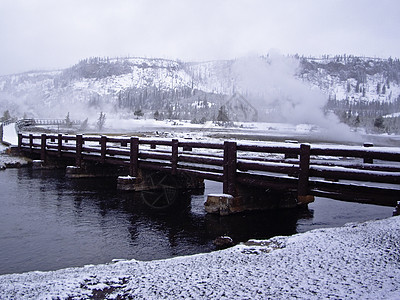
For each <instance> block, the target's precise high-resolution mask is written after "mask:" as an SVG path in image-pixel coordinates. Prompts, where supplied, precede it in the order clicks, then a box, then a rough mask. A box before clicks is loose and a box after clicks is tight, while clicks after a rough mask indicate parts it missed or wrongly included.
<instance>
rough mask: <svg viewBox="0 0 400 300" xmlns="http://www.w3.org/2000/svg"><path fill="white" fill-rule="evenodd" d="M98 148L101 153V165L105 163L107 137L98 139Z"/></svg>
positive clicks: (103, 136)
mask: <svg viewBox="0 0 400 300" xmlns="http://www.w3.org/2000/svg"><path fill="white" fill-rule="evenodd" d="M100 146H101V152H100V156H101V163H103V164H104V163H105V162H106V151H107V136H105V135H102V136H101V137H100Z"/></svg>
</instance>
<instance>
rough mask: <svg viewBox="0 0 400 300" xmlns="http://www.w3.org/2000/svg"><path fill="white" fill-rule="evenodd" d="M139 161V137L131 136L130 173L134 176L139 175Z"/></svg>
mask: <svg viewBox="0 0 400 300" xmlns="http://www.w3.org/2000/svg"><path fill="white" fill-rule="evenodd" d="M138 162H139V139H138V138H135V137H131V151H130V161H129V175H130V176H132V177H137V176H138Z"/></svg>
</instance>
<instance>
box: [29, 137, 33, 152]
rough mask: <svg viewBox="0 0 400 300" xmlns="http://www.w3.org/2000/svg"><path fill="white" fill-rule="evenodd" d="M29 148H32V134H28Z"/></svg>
mask: <svg viewBox="0 0 400 300" xmlns="http://www.w3.org/2000/svg"><path fill="white" fill-rule="evenodd" d="M29 149H30V151H31V152H32V150H33V134H32V133H31V134H29Z"/></svg>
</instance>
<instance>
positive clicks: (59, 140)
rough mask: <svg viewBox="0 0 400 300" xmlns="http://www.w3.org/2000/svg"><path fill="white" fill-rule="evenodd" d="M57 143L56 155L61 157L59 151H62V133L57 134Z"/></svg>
mask: <svg viewBox="0 0 400 300" xmlns="http://www.w3.org/2000/svg"><path fill="white" fill-rule="evenodd" d="M57 138H58V144H57V152H58V157H61V151H62V134H61V133H59V134H58V137H57Z"/></svg>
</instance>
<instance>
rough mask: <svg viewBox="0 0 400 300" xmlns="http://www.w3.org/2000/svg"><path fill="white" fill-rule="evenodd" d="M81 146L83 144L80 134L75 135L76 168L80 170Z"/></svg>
mask: <svg viewBox="0 0 400 300" xmlns="http://www.w3.org/2000/svg"><path fill="white" fill-rule="evenodd" d="M82 144H83V137H82V134H77V135H76V150H75V151H76V158H75V161H76V166H77V167H78V168H80V167H81V166H82Z"/></svg>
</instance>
